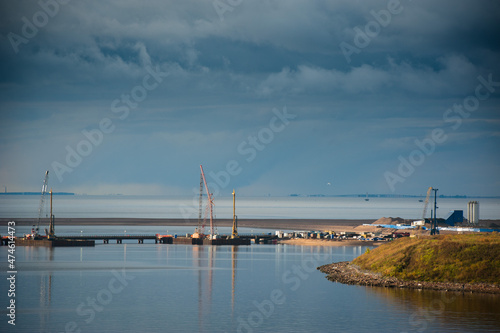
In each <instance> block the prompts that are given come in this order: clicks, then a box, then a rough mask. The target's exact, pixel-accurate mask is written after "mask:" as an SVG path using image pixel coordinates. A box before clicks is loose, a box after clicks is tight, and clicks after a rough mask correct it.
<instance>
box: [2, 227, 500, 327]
mask: <svg viewBox="0 0 500 333" xmlns="http://www.w3.org/2000/svg"><path fill="white" fill-rule="evenodd" d="M61 228H62V227H61ZM81 228H85V227H78V226H72V227H66V229H65V230H63V231H64V232H65V233H66V232H67V233H76V232H80V231H82V230H79V229H81ZM101 228H103V229H102V230H99V231H100V232H109V233H119V232H123V230H122V229H124V228H128V227H121V226H114V227H101ZM150 228H154V227H150ZM171 228H172V227H171ZM150 231H152V230H146V232H150ZM176 231H178V232H179V233H182V232H189V230H183V229H182V228H180V227H179V229H177V230H176ZM2 232H3V230H2ZM366 249H367V247H364V246H355V247H353V246H345V247H308V246H291V245H251V246H239V247H231V246H227V247H224V246H220V247H216V246H212V247H211V246H187V245H166V244H154V243H149V244H148V243H146V244H134V243H133V242H131V243H124V244H106V245H103V244H98V245H96V246H95V247H91V248H54V249H49V248H30V247H17V249H16V266H17V271H18V273H17V275H16V296H15V299H16V326H15V328H14V327H12V326H10V325H8V324H7V320H8V318H7V316H6V313H7V310H6V306H7V302H8V298H7V295H6V294H7V290H8V288H9V286H8V284H7V280H6V279H5V278H2V279H0V291H1V294H0V295H2V296H1V297H0V302H1V305H2V314H3V315H2V319H1V320H0V331H2V332H80V331H81V332H166V331H168V332H494V331H496V332H498V331H499V330H500V297H499V296H494V295H477V294H461V293H446V292H430V291H429V292H424V291H411V290H395V289H384V288H374V287H373V288H370V287H362V286H348V285H342V284H339V283H332V282H330V281H328V280H327V279H326V278H325V275H324V274H322V273H321V272H319V271H317V270H316V267H317V266H319V265H322V264H326V263H331V262H337V261H344V260H352V259H353V258H355V257H357V256H358V255H360V254H362V253H364V252H365V251H366ZM0 253H1V256H0V257H1V258H3V259H2V262H1V263H0V270H1V271H2V275H3V276H5V272H6V271H7V270H8V268H7V263H6V258H7V248H6V247H1V248H0Z"/></svg>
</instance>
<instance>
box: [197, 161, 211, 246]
mask: <svg viewBox="0 0 500 333" xmlns="http://www.w3.org/2000/svg"><path fill="white" fill-rule="evenodd" d="M200 170H201V177H202V178H203V183H204V184H205V189H206V191H207V210H208V211H209V212H210V239H214V238H215V237H214V198H213V194H212V193H210V190H209V189H208V185H207V180H206V179H205V173H204V172H203V166H202V165H200Z"/></svg>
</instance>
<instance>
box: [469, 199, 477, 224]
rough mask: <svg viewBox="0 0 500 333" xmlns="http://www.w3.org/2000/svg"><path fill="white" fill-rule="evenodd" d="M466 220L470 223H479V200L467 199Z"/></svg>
mask: <svg viewBox="0 0 500 333" xmlns="http://www.w3.org/2000/svg"><path fill="white" fill-rule="evenodd" d="M467 220H468V221H469V223H470V224H478V223H479V202H477V201H469V203H468V205H467Z"/></svg>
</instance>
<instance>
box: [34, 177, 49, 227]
mask: <svg viewBox="0 0 500 333" xmlns="http://www.w3.org/2000/svg"><path fill="white" fill-rule="evenodd" d="M48 183H49V170H47V171H45V177H44V178H43V183H42V194H41V195H40V204H39V206H38V221H37V226H36V230H35V232H36V234H38V231H39V230H40V221H41V219H42V216H43V208H44V203H45V195H46V194H47V187H48Z"/></svg>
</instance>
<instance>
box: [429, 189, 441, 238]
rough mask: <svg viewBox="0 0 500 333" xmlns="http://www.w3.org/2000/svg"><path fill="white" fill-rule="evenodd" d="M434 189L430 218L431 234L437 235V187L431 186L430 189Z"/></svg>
mask: <svg viewBox="0 0 500 333" xmlns="http://www.w3.org/2000/svg"><path fill="white" fill-rule="evenodd" d="M432 190H433V191H434V217H433V218H432V222H431V223H432V227H431V235H436V234H437V235H439V229H438V225H437V218H436V212H437V209H438V206H437V191H438V189H437V188H433V189H432Z"/></svg>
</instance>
